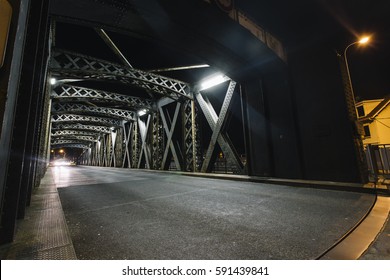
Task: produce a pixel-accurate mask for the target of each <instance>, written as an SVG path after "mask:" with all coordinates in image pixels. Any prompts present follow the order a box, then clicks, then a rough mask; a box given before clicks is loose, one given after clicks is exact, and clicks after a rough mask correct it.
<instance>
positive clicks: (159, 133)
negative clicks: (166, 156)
mask: <svg viewBox="0 0 390 280" xmlns="http://www.w3.org/2000/svg"><path fill="white" fill-rule="evenodd" d="M163 151H164V128H163V124H162V122H161V116H160V114H159V113H158V112H154V113H153V115H152V169H157V170H160V169H161V163H162V159H163Z"/></svg>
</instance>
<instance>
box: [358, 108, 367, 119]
mask: <svg viewBox="0 0 390 280" xmlns="http://www.w3.org/2000/svg"><path fill="white" fill-rule="evenodd" d="M357 113H358V117H364V116H365V115H366V114H365V112H364V107H363V105H360V106H358V107H357Z"/></svg>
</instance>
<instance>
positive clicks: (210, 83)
mask: <svg viewBox="0 0 390 280" xmlns="http://www.w3.org/2000/svg"><path fill="white" fill-rule="evenodd" d="M227 80H230V79H229V78H228V77H227V76H225V75H223V74H217V75H213V76H211V77H209V78H206V79H205V80H204V81H202V82H201V83H200V89H199V90H205V89H209V88H212V87H214V86H216V85H219V84H222V83H223V82H226V81H227Z"/></svg>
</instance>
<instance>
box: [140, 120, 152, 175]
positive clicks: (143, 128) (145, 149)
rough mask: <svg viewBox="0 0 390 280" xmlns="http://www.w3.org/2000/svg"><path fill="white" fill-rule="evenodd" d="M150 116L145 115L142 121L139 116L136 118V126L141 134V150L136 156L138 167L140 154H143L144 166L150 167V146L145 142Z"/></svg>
mask: <svg viewBox="0 0 390 280" xmlns="http://www.w3.org/2000/svg"><path fill="white" fill-rule="evenodd" d="M150 119H151V116H150V115H147V120H146V121H144V120H142V119H141V118H138V127H139V132H140V135H141V151H140V156H139V158H138V168H140V167H141V161H142V155H144V156H145V161H146V168H148V169H150V155H151V153H150V147H149V143H147V136H148V131H149V124H150Z"/></svg>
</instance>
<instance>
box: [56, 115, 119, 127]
mask: <svg viewBox="0 0 390 280" xmlns="http://www.w3.org/2000/svg"><path fill="white" fill-rule="evenodd" d="M51 122H52V123H71V122H73V123H95V124H98V125H105V126H108V127H120V126H121V125H122V121H121V120H117V119H111V118H103V117H96V116H85V115H76V114H54V115H52V117H51Z"/></svg>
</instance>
